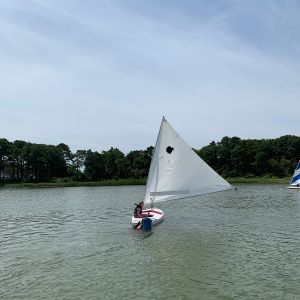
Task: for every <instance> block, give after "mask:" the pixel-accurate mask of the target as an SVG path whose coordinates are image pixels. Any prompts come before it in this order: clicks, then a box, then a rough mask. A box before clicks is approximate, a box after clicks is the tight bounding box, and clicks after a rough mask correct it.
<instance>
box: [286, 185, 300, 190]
mask: <svg viewBox="0 0 300 300" xmlns="http://www.w3.org/2000/svg"><path fill="white" fill-rule="evenodd" d="M287 188H288V189H291V190H300V186H297V185H289V186H288V187H287Z"/></svg>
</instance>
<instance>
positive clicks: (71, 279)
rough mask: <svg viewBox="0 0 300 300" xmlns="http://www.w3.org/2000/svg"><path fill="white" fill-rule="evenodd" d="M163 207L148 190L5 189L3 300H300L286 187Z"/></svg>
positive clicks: (295, 208) (0, 249) (1, 201)
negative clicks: (154, 222)
mask: <svg viewBox="0 0 300 300" xmlns="http://www.w3.org/2000/svg"><path fill="white" fill-rule="evenodd" d="M238 188H239V190H238V192H235V191H228V192H224V193H217V194H213V195H208V196H202V197H195V198H191V199H188V200H178V201H175V202H165V203H161V205H160V208H162V209H163V210H164V211H165V213H166V220H165V221H164V222H163V223H162V224H160V225H158V226H156V227H154V228H153V230H152V232H150V233H142V232H135V231H134V230H133V229H132V228H131V225H130V216H131V213H132V211H133V208H134V205H133V203H134V202H137V201H139V200H140V199H141V198H142V196H143V193H144V187H143V186H129V187H89V188H85V187H82V188H57V189H33V190H30V189H16V190H14V189H1V190H0V298H1V299H134V298H139V299H280V300H282V299H300V284H299V282H300V259H299V254H300V192H297V191H290V190H287V189H286V188H285V186H282V185H239V186H238Z"/></svg>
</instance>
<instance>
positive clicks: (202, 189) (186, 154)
mask: <svg viewBox="0 0 300 300" xmlns="http://www.w3.org/2000/svg"><path fill="white" fill-rule="evenodd" d="M232 188H233V186H232V185H230V184H229V183H228V182H227V181H226V180H225V179H223V178H222V177H221V176H220V175H218V174H217V173H216V172H215V171H214V170H213V169H212V168H211V167H210V166H208V165H207V164H206V163H205V162H204V161H203V160H202V159H201V158H200V157H199V156H198V155H197V154H196V153H195V152H194V150H193V149H192V148H190V147H189V146H188V145H187V144H186V143H185V141H184V140H183V139H182V138H181V137H180V136H179V135H178V133H177V132H176V131H175V130H174V129H173V128H172V127H171V125H170V124H169V123H168V122H167V120H166V119H165V118H164V117H163V119H162V122H161V126H160V130H159V134H158V137H157V141H156V145H155V149H154V155H153V157H152V161H151V166H150V170H149V175H148V180H147V186H146V193H145V199H144V202H145V203H151V202H160V201H165V200H174V199H180V198H186V197H191V196H196V195H203V194H208V193H213V192H219V191H223V190H227V189H232Z"/></svg>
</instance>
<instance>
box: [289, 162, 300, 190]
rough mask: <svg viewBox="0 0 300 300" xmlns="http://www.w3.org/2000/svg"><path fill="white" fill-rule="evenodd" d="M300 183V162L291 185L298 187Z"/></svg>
mask: <svg viewBox="0 0 300 300" xmlns="http://www.w3.org/2000/svg"><path fill="white" fill-rule="evenodd" d="M299 183H300V161H299V162H298V164H297V167H296V169H295V172H294V175H293V177H292V180H291V183H290V184H291V185H297V184H299Z"/></svg>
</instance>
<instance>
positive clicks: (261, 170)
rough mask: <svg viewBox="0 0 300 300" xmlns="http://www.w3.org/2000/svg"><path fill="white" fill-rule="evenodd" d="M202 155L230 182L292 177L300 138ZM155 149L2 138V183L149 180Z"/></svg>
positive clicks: (220, 147)
mask: <svg viewBox="0 0 300 300" xmlns="http://www.w3.org/2000/svg"><path fill="white" fill-rule="evenodd" d="M194 151H195V152H196V153H197V154H198V155H200V157H201V158H202V159H203V160H204V161H205V162H206V163H208V164H209V165H210V166H211V167H212V168H213V169H214V170H216V171H217V172H218V173H219V174H220V175H222V176H223V177H225V178H229V177H254V176H276V177H285V176H291V174H292V173H293V170H294V167H295V164H296V162H297V161H298V159H299V158H300V137H298V136H292V135H286V136H282V137H280V138H277V139H262V140H256V139H240V138H239V137H231V138H230V137H227V136H226V137H224V138H222V140H221V141H220V142H214V141H212V142H211V143H210V144H209V145H207V146H205V147H203V148H201V149H194ZM152 152H153V147H152V146H150V147H148V148H147V149H146V150H134V151H130V152H129V153H128V154H126V155H125V154H124V153H123V152H122V151H120V150H119V149H118V148H110V149H109V150H108V151H102V152H97V151H91V150H77V151H76V152H74V153H73V152H72V151H71V150H70V148H69V146H68V145H66V144H63V143H61V144H59V145H56V146H54V145H45V144H34V143H30V142H25V141H20V140H16V141H14V142H10V141H8V140H7V139H5V138H2V139H0V181H1V182H42V181H51V180H53V179H57V178H69V179H71V180H74V181H98V180H109V179H124V178H145V177H147V175H148V170H149V167H150V162H151V157H152Z"/></svg>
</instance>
